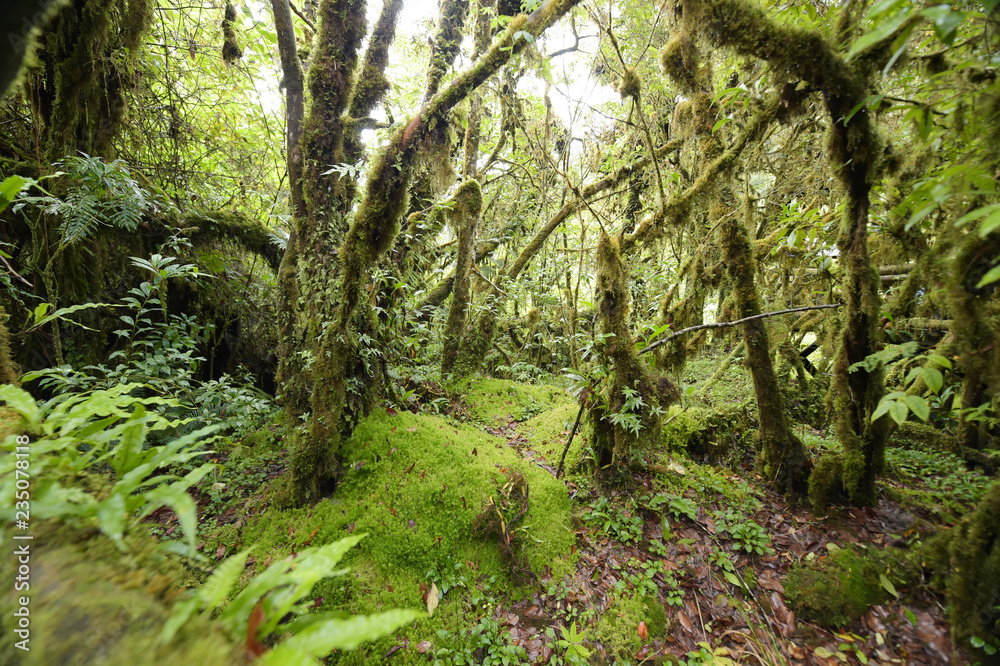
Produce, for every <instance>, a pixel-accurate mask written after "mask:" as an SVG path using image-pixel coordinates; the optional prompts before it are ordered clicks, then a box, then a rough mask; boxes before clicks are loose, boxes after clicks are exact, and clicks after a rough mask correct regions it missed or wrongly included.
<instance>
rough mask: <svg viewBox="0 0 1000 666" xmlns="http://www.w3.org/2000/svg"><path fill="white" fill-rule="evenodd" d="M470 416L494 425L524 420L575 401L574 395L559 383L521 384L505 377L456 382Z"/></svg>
mask: <svg viewBox="0 0 1000 666" xmlns="http://www.w3.org/2000/svg"><path fill="white" fill-rule="evenodd" d="M456 390H458V391H460V392H461V393H462V400H463V402H464V403H465V407H466V410H467V411H468V414H469V416H470V417H472V418H473V419H474V420H476V421H480V422H482V423H486V424H488V425H495V424H496V422H497V421H506V419H507V417H508V416H511V417H513V418H514V420H515V421H524V420H527V419H529V418H531V417H532V416H534V415H536V414H540V413H541V412H544V411H545V410H547V409H551V408H553V407H559V406H565V405H568V404H572V402H573V399H572V398H571V397H569V396H568V395H566V393H565V392H564V391H563V390H562V389H561V388H559V387H558V386H551V385H538V386H534V385H531V384H518V383H516V382H512V381H508V380H506V379H483V380H478V381H475V382H463V383H461V384H457V385H456Z"/></svg>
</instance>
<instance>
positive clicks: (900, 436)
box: [889, 421, 958, 450]
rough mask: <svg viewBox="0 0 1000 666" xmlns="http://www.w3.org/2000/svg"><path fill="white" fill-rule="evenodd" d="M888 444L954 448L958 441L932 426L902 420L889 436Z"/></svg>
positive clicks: (913, 447) (906, 447) (903, 446)
mask: <svg viewBox="0 0 1000 666" xmlns="http://www.w3.org/2000/svg"><path fill="white" fill-rule="evenodd" d="M889 445H890V446H893V447H898V448H902V449H922V448H926V447H928V446H931V447H933V448H938V449H946V450H955V449H957V448H958V442H957V441H956V440H955V438H954V437H951V436H949V435H948V434H947V433H944V432H942V431H940V430H938V429H937V428H935V427H934V426H930V425H927V424H926V423H916V422H914V421H904V422H903V423H902V424H901V425H900V426H899V427H897V428H896V430H895V431H894V432H893V433H892V436H891V437H890V438H889Z"/></svg>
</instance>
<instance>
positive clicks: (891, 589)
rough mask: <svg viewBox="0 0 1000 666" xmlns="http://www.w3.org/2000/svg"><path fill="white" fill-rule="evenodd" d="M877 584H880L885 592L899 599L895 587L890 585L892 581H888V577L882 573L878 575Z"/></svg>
mask: <svg viewBox="0 0 1000 666" xmlns="http://www.w3.org/2000/svg"><path fill="white" fill-rule="evenodd" d="M878 582H880V583H882V587H883V588H884V589H885V591H886V592H888V593H889V594H891V595H892V596H894V597H896V598H897V599H899V592H897V591H896V586H895V585H893V584H892V581H891V580H889V577H888V576H886V575H885V574H884V573H880V574H879V575H878Z"/></svg>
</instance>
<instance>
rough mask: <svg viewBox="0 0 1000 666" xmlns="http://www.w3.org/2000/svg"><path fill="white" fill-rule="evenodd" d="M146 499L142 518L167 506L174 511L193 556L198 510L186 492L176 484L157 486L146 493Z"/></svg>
mask: <svg viewBox="0 0 1000 666" xmlns="http://www.w3.org/2000/svg"><path fill="white" fill-rule="evenodd" d="M146 499H147V501H148V502H149V504H147V505H146V506H145V507H144V508H143V512H142V515H143V516H148V515H149V514H151V513H152V512H153V511H156V510H157V509H159V508H160V507H161V506H169V507H170V508H171V509H173V510H174V513H175V514H177V522H179V523H180V526H181V530H183V531H184V538H185V540H186V541H187V543H188V547H189V548H190V552H191V554H194V552H195V548H194V546H195V543H194V538H195V535H196V534H197V531H198V509H197V507H196V506H195V503H194V500H193V499H191V496H190V495H188V493H187V491H186V490H185V489H183V488H181V487H179V485H178V484H171V485H163V486H157V487H156V488H153V489H152V490H150V491H149V492H147V493H146Z"/></svg>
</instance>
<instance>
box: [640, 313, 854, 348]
mask: <svg viewBox="0 0 1000 666" xmlns="http://www.w3.org/2000/svg"><path fill="white" fill-rule="evenodd" d="M841 305H843V304H842V303H830V304H828V305H807V306H805V307H801V308H792V309H790V310H778V311H776V312H762V313H760V314H756V315H753V316H752V317H744V318H743V319H737V320H736V321H720V322H717V323H715V324H699V325H698V326H688V327H687V328H682V329H681V330H679V331H676V332H674V333H671V334H670V335H668V336H667V337H665V338H663V339H662V340H657V341H656V342H654V343H653V344H651V345H649V346H648V347H646V348H645V349H642V350H640V351H639V353H640V354H645V353H646V352H650V351H653V350H654V349H656V348H657V347H660V346H662V345H665V344H667V343H668V342H670V341H671V340H673V339H674V338H677V337H680V336H682V335H684V334H685V333H691V332H693V331H700V330H702V329H704V328H726V327H729V326H736V325H738V324H745V323H747V322H748V321H753V320H755V319H765V318H767V317H776V316H778V315H783V314H789V313H790V312H804V311H805V310H825V309H826V308H839V307H840V306H841Z"/></svg>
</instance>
